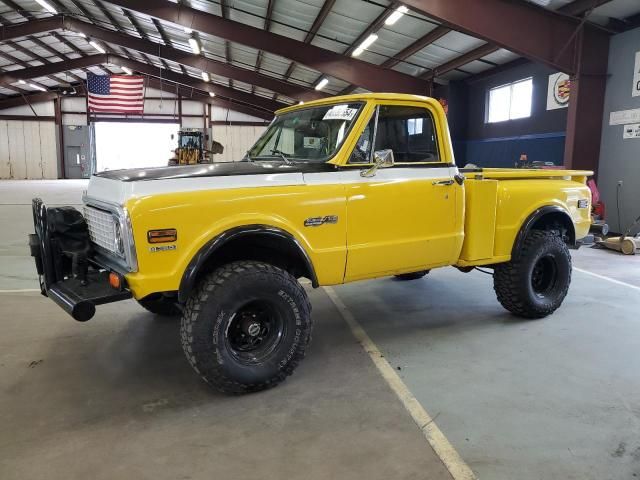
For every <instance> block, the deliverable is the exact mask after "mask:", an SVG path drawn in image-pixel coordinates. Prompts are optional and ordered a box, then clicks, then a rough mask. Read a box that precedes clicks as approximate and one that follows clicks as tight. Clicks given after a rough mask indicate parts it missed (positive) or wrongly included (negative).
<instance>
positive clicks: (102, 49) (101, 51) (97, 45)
mask: <svg viewBox="0 0 640 480" xmlns="http://www.w3.org/2000/svg"><path fill="white" fill-rule="evenodd" d="M89 45H91V46H92V47H93V48H95V49H96V50H98V51H99V52H100V53H107V51H106V50H105V49H104V47H103V46H102V45H100V44H99V43H98V42H96V41H95V40H89Z"/></svg>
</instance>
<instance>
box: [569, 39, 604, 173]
mask: <svg viewBox="0 0 640 480" xmlns="http://www.w3.org/2000/svg"><path fill="white" fill-rule="evenodd" d="M578 35H579V37H578V41H579V48H578V58H577V59H576V60H577V73H576V74H575V75H573V76H572V79H571V98H570V100H569V112H568V117H567V137H566V143H565V151H564V165H565V167H567V168H574V169H584V170H593V171H594V172H596V174H597V170H598V161H599V159H600V142H601V138H602V123H603V115H604V96H605V90H606V86H607V68H608V59H609V37H608V36H606V35H584V31H581V32H580V33H579V34H578Z"/></svg>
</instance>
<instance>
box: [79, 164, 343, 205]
mask: <svg viewBox="0 0 640 480" xmlns="http://www.w3.org/2000/svg"><path fill="white" fill-rule="evenodd" d="M333 169H335V166H333V165H330V164H326V163H321V164H313V163H296V164H293V165H287V164H284V163H282V162H260V163H251V162H235V163H213V164H200V165H189V166H180V167H160V168H133V169H128V170H111V171H106V172H101V173H98V174H96V175H93V176H92V177H91V180H90V181H89V187H88V188H87V198H88V199H89V200H91V199H94V200H99V201H102V202H108V203H115V204H117V205H124V204H125V203H126V202H127V201H128V200H130V199H131V198H134V197H143V196H148V195H161V194H170V193H179V192H190V191H198V190H226V189H234V188H250V187H254V188H255V187H271V186H273V187H276V186H279V187H281V186H290V185H303V184H304V175H303V174H304V173H311V172H323V171H329V170H333Z"/></svg>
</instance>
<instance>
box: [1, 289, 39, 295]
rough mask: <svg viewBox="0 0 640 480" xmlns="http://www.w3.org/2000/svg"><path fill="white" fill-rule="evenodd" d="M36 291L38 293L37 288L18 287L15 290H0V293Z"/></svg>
mask: <svg viewBox="0 0 640 480" xmlns="http://www.w3.org/2000/svg"><path fill="white" fill-rule="evenodd" d="M32 292H38V293H40V289H39V288H19V289H17V290H0V294H2V293H32Z"/></svg>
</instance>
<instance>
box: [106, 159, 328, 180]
mask: <svg viewBox="0 0 640 480" xmlns="http://www.w3.org/2000/svg"><path fill="white" fill-rule="evenodd" d="M333 168H335V167H333V165H329V164H326V163H310V162H301V163H294V164H291V165H287V164H286V163H283V162H279V161H276V162H255V163H252V162H245V161H243V162H225V163H211V164H198V165H184V166H175V167H156V168H131V169H125V170H107V171H105V172H101V173H98V174H96V175H95V176H96V177H100V178H107V179H109V180H119V181H121V182H139V181H150V180H171V179H176V178H202V177H229V176H233V175H264V174H272V173H296V172H298V173H310V172H324V171H328V170H331V169H333Z"/></svg>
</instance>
